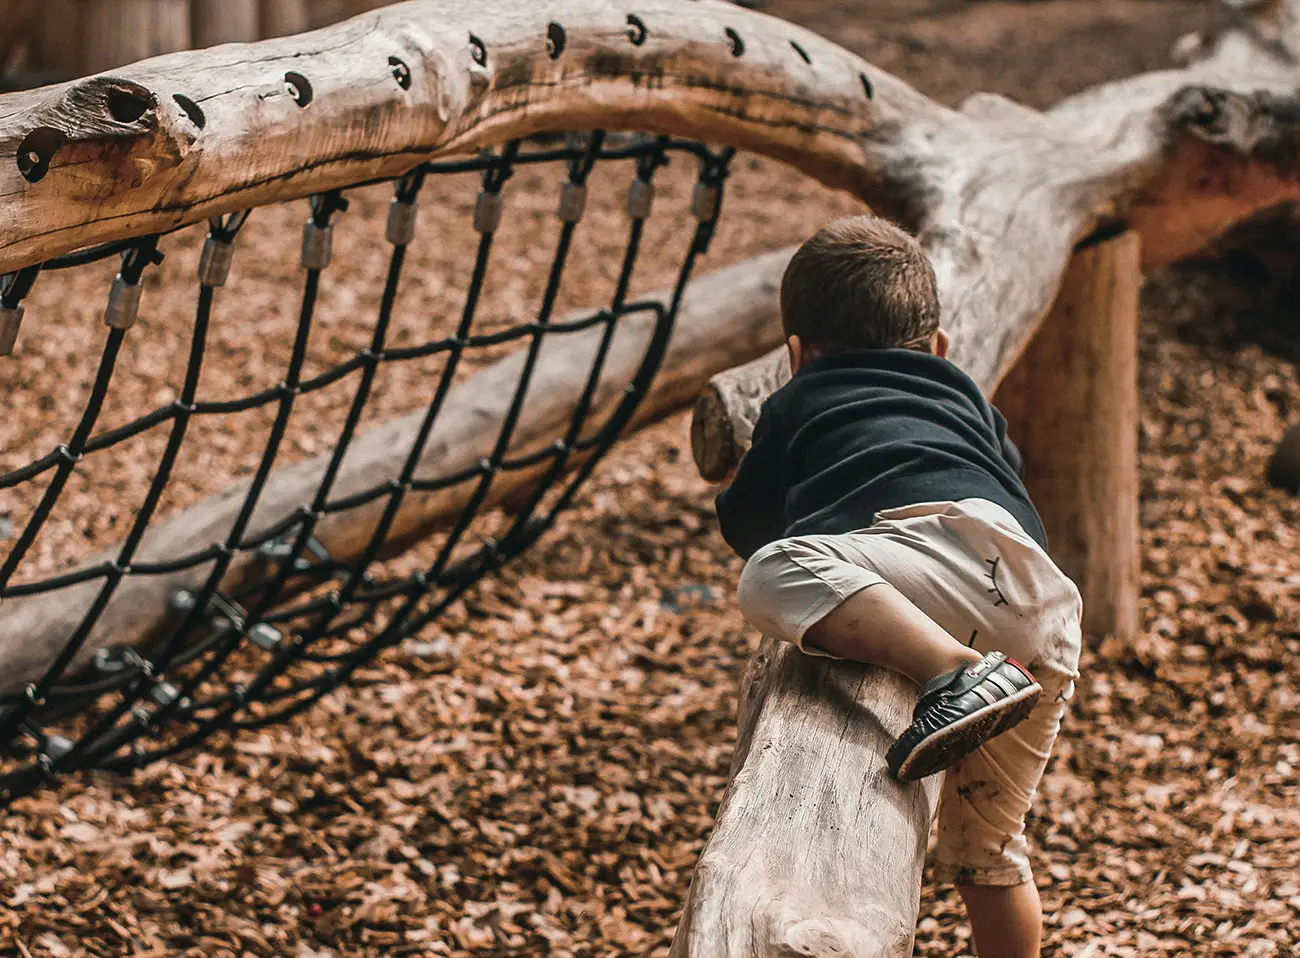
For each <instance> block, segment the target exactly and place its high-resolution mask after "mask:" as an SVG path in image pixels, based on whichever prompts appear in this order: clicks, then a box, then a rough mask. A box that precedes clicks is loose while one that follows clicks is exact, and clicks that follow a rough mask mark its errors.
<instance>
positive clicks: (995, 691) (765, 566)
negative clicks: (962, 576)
mask: <svg viewBox="0 0 1300 958" xmlns="http://www.w3.org/2000/svg"><path fill="white" fill-rule="evenodd" d="M918 546H920V548H918ZM931 567H933V568H931ZM878 570H888V574H889V576H890V578H891V581H890V582H889V583H887V582H886V581H885V579H884V578H883V577H882V576H881V575H880V572H879V571H878ZM918 571H919V572H920V573H921V574H922V575H923V576H927V577H928V576H930V575H931V574H933V575H936V576H938V578H939V580H940V581H939V582H938V583H936V585H937V587H938V589H939V590H940V591H941V592H951V591H953V589H954V588H955V587H956V584H955V583H953V582H951V581H947V580H950V579H952V574H951V573H952V572H953V571H955V570H951V569H950V568H949V567H948V565H947V564H946V563H945V562H944V561H942V558H941V556H937V555H936V554H935V552H934V550H933V549H927V548H925V544H924V543H910V542H906V541H897V540H895V541H891V540H890V538H889V537H888V536H887V535H881V534H876V533H873V532H872V531H871V530H866V531H865V532H860V533H848V534H845V535H829V536H800V537H794V538H790V539H782V540H780V541H778V542H774V543H772V544H771V545H769V546H766V547H765V548H763V549H760V550H759V551H758V552H757V553H755V554H754V555H753V556H752V557H751V558H750V559H749V561H748V562H747V563H746V564H745V571H744V572H743V573H742V574H741V577H740V590H739V591H740V608H741V611H742V612H744V614H745V618H746V619H748V620H749V622H750V624H751V625H753V626H755V627H756V628H758V629H761V630H762V631H763V632H764V633H766V634H767V635H770V636H772V637H774V638H778V639H783V640H785V641H787V642H792V643H794V644H795V645H798V646H799V647H800V648H801V649H803V650H804V651H805V652H808V653H810V654H813V655H826V654H829V655H833V656H836V657H839V658H843V659H850V660H853V661H856V662H865V663H868V664H871V665H877V666H882V667H885V668H889V669H892V670H894V671H897V672H901V673H902V674H904V675H907V676H909V677H910V678H912V679H913V680H914V681H915V682H916V683H917V684H918V685H921V686H922V690H921V695H920V698H919V699H918V700H917V706H916V711H915V713H914V715H913V721H912V724H911V725H910V726H908V728H907V729H905V730H904V731H903V734H902V735H901V736H899V738H898V740H897V741H895V743H894V745H893V746H892V747H891V748H890V750H889V754H888V755H887V756H886V759H887V762H888V765H889V770H890V773H891V774H892V775H894V776H895V777H896V778H900V779H903V780H906V781H915V780H916V779H918V778H922V777H924V776H926V775H932V774H934V773H936V772H939V771H941V770H942V769H944V768H947V767H949V766H951V765H952V764H953V763H955V762H957V761H958V760H960V759H961V758H962V756H964V755H967V754H969V753H970V752H971V751H972V750H974V749H975V748H978V747H979V745H980V744H981V743H982V742H985V741H987V740H988V739H989V738H991V737H993V736H996V735H999V734H1001V733H1002V732H1003V731H1004V730H1005V729H1008V728H1011V727H1013V726H1014V725H1015V724H1017V723H1018V722H1020V721H1021V720H1023V718H1024V717H1025V716H1026V715H1027V714H1028V713H1029V711H1030V710H1031V709H1032V708H1033V705H1034V701H1035V700H1036V699H1037V697H1038V695H1039V694H1040V692H1041V688H1040V687H1039V686H1038V684H1037V682H1035V681H1034V677H1033V676H1032V675H1031V674H1030V673H1029V672H1028V670H1026V669H1025V668H1024V667H1022V666H1020V665H1019V664H1017V663H1015V662H1011V661H1007V657H1006V656H1005V655H985V654H984V652H985V650H983V649H981V650H979V651H975V650H973V649H970V648H967V647H966V646H965V645H963V644H962V643H961V642H959V641H957V639H955V638H953V635H954V634H955V633H954V632H953V631H952V630H951V629H950V628H944V627H943V626H942V625H941V624H939V623H938V622H936V621H935V619H934V618H933V617H932V616H931V615H930V614H928V612H927V611H926V610H924V609H923V608H922V607H921V606H920V604H919V603H918V602H915V601H913V599H912V598H911V597H910V596H909V595H908V594H907V593H905V592H904V591H903V589H902V588H900V587H898V586H895V585H894V584H893V581H894V580H897V581H898V582H899V583H907V582H908V581H909V576H910V574H912V573H915V572H918ZM916 591H917V592H918V593H919V592H920V590H916ZM968 631H969V628H968V629H967V630H966V631H963V632H962V634H967V633H968Z"/></svg>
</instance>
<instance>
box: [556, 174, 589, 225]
mask: <svg viewBox="0 0 1300 958" xmlns="http://www.w3.org/2000/svg"><path fill="white" fill-rule="evenodd" d="M586 208H587V188H586V187H585V186H583V185H582V184H581V183H565V184H564V186H563V188H561V190H560V209H559V210H558V212H557V214H556V215H557V216H559V218H560V222H561V223H576V222H578V220H580V219H582V214H583V211H584V210H586Z"/></svg>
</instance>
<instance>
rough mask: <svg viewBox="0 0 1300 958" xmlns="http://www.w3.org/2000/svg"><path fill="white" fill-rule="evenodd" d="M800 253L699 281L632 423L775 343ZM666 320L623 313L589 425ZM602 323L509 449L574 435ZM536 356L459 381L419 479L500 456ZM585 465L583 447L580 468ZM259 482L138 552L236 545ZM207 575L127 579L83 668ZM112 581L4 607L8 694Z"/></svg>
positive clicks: (240, 569)
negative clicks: (779, 308) (782, 290)
mask: <svg viewBox="0 0 1300 958" xmlns="http://www.w3.org/2000/svg"><path fill="white" fill-rule="evenodd" d="M791 252H792V251H791V250H786V251H782V252H777V253H769V254H767V255H765V256H761V257H759V258H757V259H754V260H750V261H749V262H747V263H743V264H741V265H739V266H734V267H731V268H728V269H724V270H721V271H719V272H717V273H715V274H713V275H711V276H706V277H702V278H700V279H697V280H696V281H695V282H694V283H692V284H691V286H690V287H689V289H688V291H687V294H686V296H685V298H684V299H683V303H682V307H681V311H680V314H679V316H678V321H677V325H676V328H675V331H674V334H673V337H672V339H671V340H670V342H669V346H668V352H667V355H666V356H665V357H664V360H663V367H662V371H661V372H660V374H659V376H658V377H657V378H656V379H655V382H654V385H653V388H652V389H651V391H650V394H649V395H648V396H647V397H646V399H645V400H644V401H643V403H642V405H641V407H640V410H639V412H638V414H637V417H636V419H635V420H634V421H633V423H632V424H631V428H636V427H638V426H640V425H643V424H646V423H648V422H651V421H653V420H655V419H658V418H661V417H662V416H664V415H666V414H668V413H670V412H673V411H675V410H678V409H683V408H686V407H688V406H689V405H690V404H691V402H692V401H694V399H695V397H696V396H697V395H699V392H700V390H701V389H703V388H704V384H705V383H706V382H708V379H709V377H710V376H711V375H713V374H714V373H715V372H717V371H718V370H721V369H725V368H727V367H728V366H731V365H734V364H735V363H737V362H742V361H744V360H746V359H749V358H752V357H754V356H757V355H759V354H760V353H761V352H763V351H764V350H765V349H767V348H769V347H770V346H771V344H772V342H773V338H772V330H773V329H775V328H777V323H776V283H777V281H778V279H779V278H780V275H781V271H782V270H783V269H784V268H785V264H786V262H787V261H788V260H789V257H790V253H791ZM671 295H672V291H671V290H662V291H660V292H659V293H655V294H652V297H654V298H658V299H660V300H661V301H666V300H667V299H668V298H669V297H671ZM654 325H655V324H654V320H653V317H652V316H651V315H650V314H649V313H633V314H629V315H628V316H625V317H624V318H623V319H622V320H620V323H619V326H618V332H617V333H616V335H615V337H614V340H613V343H612V345H611V347H610V353H609V357H608V359H607V360H606V362H605V366H604V369H603V374H602V377H601V380H600V386H599V388H598V390H597V392H596V397H595V400H594V405H593V408H592V413H591V417H590V419H589V422H590V423H591V426H590V428H589V429H588V433H589V434H590V432H592V431H593V430H594V429H595V428H597V427H598V426H599V425H600V424H601V423H603V422H604V421H605V419H606V418H607V417H608V415H609V413H610V412H611V411H612V410H613V408H614V406H615V405H616V404H617V403H618V401H619V400H620V399H621V398H622V396H623V389H624V387H625V386H626V384H627V383H628V382H629V381H630V380H631V378H632V376H633V375H634V373H635V372H636V370H637V367H638V366H639V365H640V363H641V362H642V358H643V357H644V356H645V353H646V348H647V346H648V344H649V341H650V337H651V335H652V333H653V331H654ZM602 333H603V331H602V330H601V329H600V328H599V327H596V328H592V329H589V330H586V331H584V332H581V333H575V334H564V335H552V336H550V337H548V338H547V339H546V340H545V341H544V343H543V346H542V348H541V352H540V355H539V357H538V360H537V367H536V369H535V370H534V372H533V377H532V383H531V388H530V390H529V393H528V398H527V400H526V402H525V403H524V406H523V410H522V413H521V415H520V419H519V423H518V426H517V428H516V430H515V433H514V436H513V440H512V442H511V444H510V450H509V453H508V457H509V458H517V457H519V456H523V455H527V454H529V453H532V452H536V451H538V450H540V449H542V448H544V447H545V446H547V445H548V444H550V443H552V442H553V441H555V440H556V439H559V438H561V437H563V435H564V434H565V431H566V430H567V428H568V423H569V419H570V416H571V415H572V411H573V410H574V409H575V408H576V406H577V403H578V398H579V396H580V394H581V392H582V390H583V387H584V386H585V384H586V380H587V375H588V370H589V369H590V366H591V362H592V359H593V356H594V355H595V351H596V349H597V347H598V345H599V342H600V339H601V336H602ZM523 362H524V353H522V352H521V353H519V354H516V355H514V356H511V357H508V358H506V359H504V360H501V361H500V362H498V363H496V364H495V365H493V366H490V367H488V368H487V369H485V370H484V371H482V372H480V373H477V374H476V375H474V376H472V377H470V378H469V379H467V380H466V381H465V382H463V383H461V384H459V385H457V386H455V387H453V389H452V391H451V392H450V393H449V394H448V397H447V400H446V404H445V406H444V408H443V411H442V413H441V415H440V416H439V418H438V421H437V423H436V424H435V426H434V429H433V432H432V434H431V435H430V436H429V439H428V442H427V443H426V444H425V447H424V454H423V456H422V457H421V459H420V466H419V468H418V470H417V472H416V478H417V479H435V478H439V477H443V476H450V475H458V474H460V473H462V472H464V471H465V470H467V469H470V468H472V467H473V466H474V464H475V463H476V462H478V461H479V460H480V459H481V458H482V457H484V456H488V455H489V454H490V453H491V452H492V447H493V446H494V444H495V443H496V441H497V434H498V432H499V427H500V424H501V421H502V418H503V416H504V415H505V412H506V410H507V408H508V407H509V405H510V403H511V400H512V398H513V394H514V390H515V386H516V384H517V383H518V381H519V375H520V368H521V366H522V364H523ZM423 418H424V412H423V411H420V412H416V413H412V414H411V415H409V416H405V417H403V418H401V419H398V420H395V421H393V422H389V423H386V424H384V425H382V426H378V427H376V428H374V429H373V430H371V431H369V432H367V433H366V434H364V435H362V436H360V437H358V438H357V439H356V441H354V442H353V444H352V445H351V447H350V448H349V451H348V454H347V456H346V457H345V458H344V461H343V464H342V467H341V469H340V472H339V477H338V481H337V482H336V483H335V486H334V494H333V496H332V498H333V499H336V500H337V499H343V498H346V497H348V496H351V495H355V494H357V493H359V492H361V491H363V490H365V489H369V488H373V487H375V486H377V485H379V484H381V483H383V482H386V481H388V480H389V479H391V478H392V477H394V476H396V475H398V474H400V472H401V469H402V465H403V463H404V461H405V459H406V456H407V455H408V454H409V452H410V449H411V448H412V444H413V442H414V439H415V437H416V435H417V434H418V432H419V429H420V426H421V422H422V420H423ZM329 459H330V454H328V453H327V454H323V455H321V456H319V457H317V458H315V459H312V460H309V461H307V462H303V463H300V464H298V465H294V466H290V467H286V468H284V469H281V470H279V471H277V472H275V473H274V474H273V475H272V477H271V479H270V480H269V481H268V483H267V486H266V488H265V491H264V492H263V494H262V496H261V498H260V500H259V503H258V507H257V509H256V511H255V512H254V515H253V519H252V523H251V525H250V527H249V535H250V536H255V535H256V533H257V531H258V530H260V529H267V528H271V527H273V526H276V525H278V524H279V523H281V522H282V521H284V520H285V519H287V518H289V517H291V516H292V515H293V513H294V512H295V510H297V509H298V508H300V507H301V506H302V505H303V504H304V503H308V502H310V501H312V499H313V497H314V495H315V492H316V489H317V487H318V485H319V483H320V479H321V476H322V475H323V474H324V472H325V469H326V466H327V465H328V464H329ZM580 461H581V460H580V458H579V457H574V458H573V459H571V460H570V462H569V465H570V466H571V467H573V466H576V465H578V464H579V463H580ZM546 466H547V463H542V464H540V465H539V466H538V467H536V468H534V469H530V470H521V471H517V472H503V473H500V474H499V475H498V476H497V477H496V479H495V480H494V482H493V484H492V487H491V493H490V495H489V497H488V499H487V503H486V505H487V506H488V507H491V506H492V505H493V504H495V503H498V502H502V501H503V500H507V499H510V498H511V497H516V498H517V497H518V495H519V494H520V492H521V491H522V490H524V489H526V488H528V487H529V485H530V484H531V483H533V482H535V480H536V479H537V477H538V475H539V474H540V473H541V472H542V471H543V470H544V469H545V468H546ZM247 487H248V484H247V482H243V483H239V484H237V485H234V486H232V487H231V488H229V489H226V490H225V491H223V492H221V493H219V494H217V495H215V496H213V497H212V498H210V499H207V500H205V501H204V502H202V503H200V504H199V505H197V506H195V507H194V508H192V509H189V510H186V511H184V512H182V513H180V514H178V515H176V516H174V517H172V518H171V519H170V520H169V521H166V522H163V523H160V524H158V525H156V526H154V527H153V528H152V529H151V530H150V532H149V533H148V535H147V536H146V538H145V540H144V542H143V544H142V546H141V551H140V555H139V558H138V561H140V562H146V561H147V562H157V561H160V560H163V559H165V558H167V557H176V556H179V555H188V554H192V553H194V552H197V551H200V550H202V549H204V548H207V547H208V546H210V545H211V544H213V543H216V542H221V541H224V540H225V539H226V538H227V536H228V533H229V530H230V529H231V527H232V524H233V522H234V520H235V518H236V516H237V515H238V514H239V512H240V510H241V508H242V506H243V498H244V493H245V491H246V490H247ZM472 488H473V484H472V483H463V484H461V485H460V486H456V487H453V488H451V489H445V490H442V491H438V492H423V493H422V492H412V493H410V494H408V495H407V497H406V498H405V500H404V501H403V505H402V508H401V509H400V510H399V511H398V513H397V517H396V519H395V521H394V523H393V525H392V529H391V532H390V533H389V536H388V538H387V540H386V544H387V551H389V552H395V551H400V550H401V548H402V547H403V546H404V545H407V544H410V543H413V542H416V541H418V540H419V539H421V538H423V537H425V536H427V535H428V534H429V532H430V531H431V530H433V529H436V528H437V527H438V526H439V525H440V524H443V523H444V522H446V521H447V520H449V519H452V518H454V517H455V516H457V515H458V514H459V512H460V510H461V508H462V507H463V506H464V504H465V502H466V500H467V499H468V498H469V496H470V493H471V492H472ZM385 504H386V501H385V500H378V501H376V502H373V503H371V504H370V505H368V506H365V507H361V508H357V509H353V510H349V511H346V512H339V513H335V514H333V515H330V516H327V517H325V518H324V519H323V520H322V521H321V523H320V525H319V526H317V529H316V537H317V538H318V539H319V540H320V541H321V543H322V544H324V545H325V547H326V548H327V549H328V550H329V552H330V554H331V555H332V556H334V557H335V558H337V559H352V558H355V557H356V556H358V555H360V554H361V552H362V551H363V550H364V549H365V547H366V545H367V544H368V543H369V541H370V539H371V535H372V533H373V531H374V529H375V527H376V525H377V523H378V521H379V518H380V516H381V515H382V513H383V509H384V506H385ZM117 554H118V550H116V549H114V550H109V551H107V552H105V553H104V554H102V555H100V556H97V557H96V558H94V559H92V560H90V561H89V562H88V563H86V564H87V565H96V564H98V563H101V562H104V561H106V560H111V559H112V558H114V557H115V556H116V555H117ZM258 574H264V572H263V571H262V567H261V564H260V563H258V562H256V561H255V559H254V557H252V556H249V555H246V554H245V555H241V556H239V557H238V558H236V560H235V562H234V563H233V565H232V567H231V570H230V573H229V574H228V575H227V576H226V578H225V579H224V580H223V588H224V589H226V590H231V589H235V588H238V587H239V586H241V585H247V584H248V583H249V582H251V581H253V577H254V576H257V575H258ZM206 575H207V569H206V568H203V567H201V568H198V569H194V570H190V571H189V572H184V573H178V574H174V575H163V576H150V577H144V576H140V577H128V578H126V579H124V580H123V581H122V583H121V585H120V586H119V588H118V590H117V592H116V593H115V595H114V597H113V600H112V601H111V602H110V603H109V605H108V607H107V608H106V610H105V612H104V614H103V616H102V617H101V619H100V620H99V623H98V625H97V626H96V628H95V629H94V630H93V632H92V633H91V635H90V638H89V640H88V642H87V643H86V645H85V646H84V648H83V649H82V651H81V653H80V654H79V655H78V657H77V659H76V660H75V661H74V662H73V663H72V665H71V667H70V671H73V672H75V671H76V670H77V669H78V668H80V667H81V666H83V665H84V664H85V663H87V662H89V661H90V659H91V658H92V657H93V655H94V652H95V650H96V649H98V648H101V647H103V646H105V645H110V644H111V645H114V646H117V645H134V646H141V645H145V644H147V643H148V642H149V641H150V640H151V639H152V638H154V637H155V636H156V635H158V633H159V632H160V630H161V629H162V628H163V627H165V625H166V624H167V622H168V620H169V616H170V615H171V612H170V609H169V603H168V600H169V597H170V596H171V595H173V594H174V592H175V591H176V590H177V589H193V588H196V587H197V586H198V585H199V584H201V583H202V581H203V580H204V578H205V577H206ZM100 587H101V583H99V582H89V583H86V584H84V585H82V586H76V587H72V588H67V589H60V590H58V591H57V592H52V593H47V594H44V595H39V596H31V597H26V598H18V599H10V600H7V601H6V602H5V603H4V604H3V605H0V691H5V690H12V689H13V688H15V687H21V686H22V684H24V683H25V682H28V681H31V680H34V679H35V678H38V677H39V676H40V675H41V674H42V672H43V671H44V669H45V668H46V667H48V665H49V663H50V662H52V661H53V660H54V658H55V656H56V655H57V654H58V652H59V651H60V650H61V649H62V647H63V644H64V643H65V642H66V641H67V640H68V636H69V635H71V634H72V632H73V631H74V630H75V629H76V627H77V624H78V622H79V621H80V620H81V618H82V617H83V616H84V614H85V611H86V609H87V608H89V606H90V604H91V602H92V601H93V599H94V597H95V595H96V593H97V592H98V591H99V589H100Z"/></svg>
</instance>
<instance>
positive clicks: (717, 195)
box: [691, 183, 722, 223]
mask: <svg viewBox="0 0 1300 958" xmlns="http://www.w3.org/2000/svg"><path fill="white" fill-rule="evenodd" d="M721 203H722V190H720V189H719V188H718V187H717V186H715V185H712V184H709V183H696V184H695V192H694V193H693V194H692V195H691V213H692V214H693V215H694V216H695V218H696V219H697V220H700V221H701V222H705V223H711V222H713V221H714V220H716V219H717V218H718V208H719V206H720V205H721Z"/></svg>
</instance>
